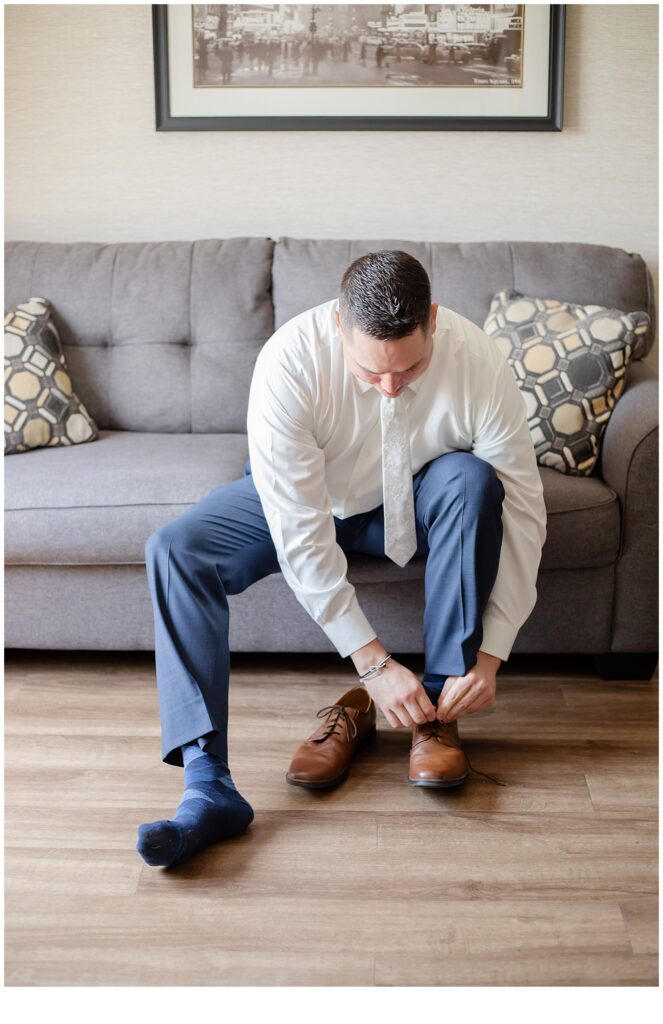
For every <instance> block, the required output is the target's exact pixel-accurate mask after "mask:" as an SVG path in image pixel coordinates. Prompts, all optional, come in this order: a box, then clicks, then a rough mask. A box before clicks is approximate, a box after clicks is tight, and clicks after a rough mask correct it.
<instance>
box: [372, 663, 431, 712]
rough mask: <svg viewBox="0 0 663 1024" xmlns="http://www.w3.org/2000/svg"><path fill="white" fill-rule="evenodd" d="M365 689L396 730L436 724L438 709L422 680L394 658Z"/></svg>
mask: <svg viewBox="0 0 663 1024" xmlns="http://www.w3.org/2000/svg"><path fill="white" fill-rule="evenodd" d="M364 686H365V687H366V689H367V690H368V692H369V694H370V695H371V697H372V698H373V700H374V701H375V703H376V704H377V706H378V707H379V708H380V710H381V711H382V714H383V715H384V717H385V718H386V719H387V721H388V722H389V725H390V726H391V727H392V729H398V728H399V727H400V726H403V725H405V726H409V727H410V728H411V727H412V726H413V725H415V724H417V725H422V724H423V723H424V722H433V721H435V708H434V707H433V705H432V703H431V700H430V697H429V696H428V694H427V693H426V691H425V690H424V688H423V686H422V685H421V683H420V682H419V679H418V678H417V676H416V675H415V674H414V672H411V671H410V669H409V668H406V667H405V665H401V663H400V662H399V661H396V660H395V659H394V658H390V659H389V661H388V662H387V664H386V665H385V666H384V668H383V669H381V671H380V672H376V673H375V675H373V676H369V678H368V679H367V680H366V682H365V683H364Z"/></svg>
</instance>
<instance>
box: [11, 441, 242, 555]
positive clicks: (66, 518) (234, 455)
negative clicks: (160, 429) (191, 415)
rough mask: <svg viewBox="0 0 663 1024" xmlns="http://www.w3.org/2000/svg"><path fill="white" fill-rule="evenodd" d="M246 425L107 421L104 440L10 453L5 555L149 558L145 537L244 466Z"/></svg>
mask: <svg viewBox="0 0 663 1024" xmlns="http://www.w3.org/2000/svg"><path fill="white" fill-rule="evenodd" d="M247 458H248V444H247V440H246V434H198V435H194V434H146V433H140V432H136V433H133V432H130V431H111V430H102V431H100V432H99V440H98V441H96V442H95V443H94V444H89V445H76V446H74V447H72V448H55V449H45V448H41V449H35V450H34V451H30V452H26V453H25V454H24V455H23V457H22V458H20V459H6V460H5V509H6V512H5V560H6V562H8V563H13V564H39V565H41V564H48V565H71V564H99V563H102V564H105V563H107V564H112V563H131V562H144V561H145V554H144V550H145V541H146V540H147V538H148V536H149V535H150V534H151V533H152V532H153V531H154V530H156V529H158V528H159V527H160V526H163V525H164V524H165V523H167V522H169V521H170V520H171V519H174V518H175V517H176V516H178V515H181V514H182V513H183V512H185V511H186V510H187V508H189V507H190V506H191V505H193V504H195V503H196V502H197V501H199V500H200V499H201V498H204V497H205V495H206V494H208V493H209V492H210V491H211V490H213V489H214V488H215V487H218V486H219V485H220V484H224V483H228V482H229V481H231V480H234V479H236V478H238V477H241V476H242V474H243V467H244V462H245V461H246V459H247Z"/></svg>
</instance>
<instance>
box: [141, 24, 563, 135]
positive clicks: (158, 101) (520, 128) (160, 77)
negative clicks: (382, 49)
mask: <svg viewBox="0 0 663 1024" xmlns="http://www.w3.org/2000/svg"><path fill="white" fill-rule="evenodd" d="M167 9H168V4H152V36H153V47H154V92H155V105H156V130H157V131H159V132H181V131H185V132H192V131H202V132H210V131H261V132H264V131H316V132H319V131H344V132H346V131H419V132H420V131H454V132H457V131H492V132H494V131H514V132H537V131H538V132H561V131H562V120H563V98H564V45H565V30H566V4H551V5H550V37H549V54H548V56H549V64H548V68H549V73H548V109H547V112H546V114H545V115H544V116H542V117H531V116H526V117H448V116H440V117H428V116H425V117H410V116H408V117H398V116H396V117H391V116H389V117H383V116H370V117H367V116H359V117H349V116H345V115H344V116H342V117H330V116H321V117H306V116H299V115H297V116H287V117H253V116H251V117H241V116H240V117H191V116H187V117H174V116H173V115H172V114H171V113H170V86H169V69H168V10H167Z"/></svg>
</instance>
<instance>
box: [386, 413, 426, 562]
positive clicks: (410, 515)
mask: <svg viewBox="0 0 663 1024" xmlns="http://www.w3.org/2000/svg"><path fill="white" fill-rule="evenodd" d="M380 419H381V423H382V495H383V504H384V553H385V555H387V557H388V558H391V559H392V561H394V562H395V563H396V565H401V566H402V565H406V564H407V563H408V562H409V561H410V559H411V558H412V555H413V554H414V553H415V551H416V550H417V530H416V522H415V514H414V489H413V485H412V466H411V462H410V430H409V426H408V416H407V408H406V406H405V403H404V401H403V395H397V396H396V398H387V397H386V396H385V395H381V396H380Z"/></svg>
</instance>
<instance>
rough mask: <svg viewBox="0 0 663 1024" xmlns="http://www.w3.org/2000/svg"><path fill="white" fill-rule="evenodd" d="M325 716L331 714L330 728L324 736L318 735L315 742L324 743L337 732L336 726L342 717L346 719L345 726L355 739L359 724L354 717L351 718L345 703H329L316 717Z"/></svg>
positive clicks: (351, 737)
mask: <svg viewBox="0 0 663 1024" xmlns="http://www.w3.org/2000/svg"><path fill="white" fill-rule="evenodd" d="M334 712H336V714H335V715H334V717H332V715H333V713H334ZM323 716H324V717H327V716H329V722H328V723H327V724H328V725H329V729H328V730H327V732H325V733H323V735H322V736H318V738H317V739H316V740H314V741H313V742H314V743H322V741H323V740H326V739H329V737H330V736H332V735H333V734H334V733H335V732H336V726H337V725H338V723H339V722H340V721H341V720H342V719H344V720H345V726H346V729H347V731H348V735H349V736H350V739H354V738H355V736H356V735H357V726H356V724H355V721H354V719H353V718H350V715H349V714H348V713H347V711H346V710H345V707H344V706H343V704H327V706H326V707H324V708H320V710H319V711H318V713H317V715H316V718H322V717H323Z"/></svg>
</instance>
